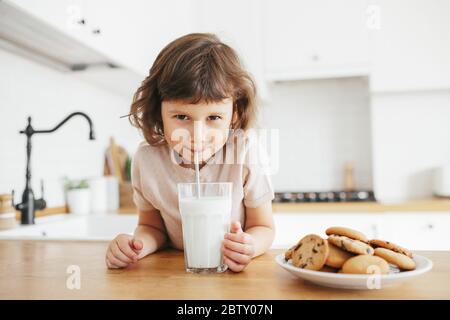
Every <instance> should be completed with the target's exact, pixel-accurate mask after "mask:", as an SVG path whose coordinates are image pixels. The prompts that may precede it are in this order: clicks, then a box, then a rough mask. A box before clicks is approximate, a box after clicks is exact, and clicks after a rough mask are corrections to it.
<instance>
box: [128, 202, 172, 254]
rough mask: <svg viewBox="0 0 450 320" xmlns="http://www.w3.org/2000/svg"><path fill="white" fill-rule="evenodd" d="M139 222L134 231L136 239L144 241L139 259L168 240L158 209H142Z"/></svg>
mask: <svg viewBox="0 0 450 320" xmlns="http://www.w3.org/2000/svg"><path fill="white" fill-rule="evenodd" d="M138 213H139V222H138V226H137V228H136V230H135V231H134V239H136V240H140V241H142V244H143V248H142V250H141V252H140V253H139V257H138V258H139V259H141V258H143V257H145V256H146V255H148V254H150V253H153V252H155V251H157V250H158V249H160V248H161V247H162V246H163V245H164V244H165V243H166V241H167V233H166V227H165V226H164V221H163V220H162V218H161V214H160V213H159V211H158V210H156V209H154V210H151V211H141V210H138Z"/></svg>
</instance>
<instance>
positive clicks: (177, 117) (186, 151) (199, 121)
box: [161, 99, 233, 163]
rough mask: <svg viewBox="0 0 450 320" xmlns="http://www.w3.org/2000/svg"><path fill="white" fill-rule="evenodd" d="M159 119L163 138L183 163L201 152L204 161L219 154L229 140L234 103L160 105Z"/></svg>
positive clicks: (178, 102)
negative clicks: (161, 123)
mask: <svg viewBox="0 0 450 320" xmlns="http://www.w3.org/2000/svg"><path fill="white" fill-rule="evenodd" d="M161 116H162V121H163V128H164V137H165V139H166V141H167V143H168V144H169V146H170V147H172V148H173V149H174V150H175V151H176V152H178V153H179V154H180V155H181V156H182V157H183V158H184V159H185V160H186V161H188V162H191V163H192V161H193V159H194V152H195V151H201V158H202V160H203V161H206V160H208V159H209V158H210V157H211V156H212V155H213V154H214V153H216V152H217V151H218V150H220V149H221V148H222V147H223V145H224V144H225V142H226V141H227V139H228V134H229V129H230V125H231V121H232V119H233V101H232V99H225V100H222V101H221V102H212V103H208V104H207V103H205V102H199V103H197V104H189V103H186V102H183V101H178V100H175V101H174V100H172V101H163V102H162V104H161Z"/></svg>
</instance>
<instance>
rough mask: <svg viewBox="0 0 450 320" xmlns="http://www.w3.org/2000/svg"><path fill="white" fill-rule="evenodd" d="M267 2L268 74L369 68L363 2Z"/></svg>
mask: <svg viewBox="0 0 450 320" xmlns="http://www.w3.org/2000/svg"><path fill="white" fill-rule="evenodd" d="M264 6H265V7H264V15H265V21H266V23H265V29H264V35H265V38H264V39H265V50H266V57H265V69H266V72H267V73H268V75H269V77H275V78H276V74H286V73H288V74H289V73H290V74H296V73H297V74H298V75H300V76H301V75H302V74H308V73H312V74H313V73H314V72H315V71H316V72H317V73H320V74H321V75H325V76H326V75H327V73H330V74H332V73H333V72H335V71H336V70H338V69H340V70H343V71H345V69H346V68H348V69H349V70H350V69H352V68H360V67H361V66H365V67H367V63H368V48H369V47H368V45H369V44H368V30H367V27H366V23H365V20H366V6H367V4H366V3H365V2H364V1H359V0H350V1H345V5H344V4H343V3H342V2H340V1H332V0H281V1H274V0H265V1H264Z"/></svg>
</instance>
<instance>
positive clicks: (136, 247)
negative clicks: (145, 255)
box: [131, 239, 144, 251]
mask: <svg viewBox="0 0 450 320" xmlns="http://www.w3.org/2000/svg"><path fill="white" fill-rule="evenodd" d="M131 247H132V248H133V250H135V251H141V250H142V248H143V247H144V244H143V243H142V241H141V240H136V239H133V240H132V241H131Z"/></svg>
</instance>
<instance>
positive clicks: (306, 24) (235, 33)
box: [0, 0, 450, 242]
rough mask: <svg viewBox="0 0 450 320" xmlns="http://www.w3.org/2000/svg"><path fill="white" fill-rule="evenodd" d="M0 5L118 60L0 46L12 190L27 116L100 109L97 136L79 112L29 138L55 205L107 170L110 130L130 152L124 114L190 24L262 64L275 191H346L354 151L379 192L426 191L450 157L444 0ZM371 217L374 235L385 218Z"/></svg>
mask: <svg viewBox="0 0 450 320" xmlns="http://www.w3.org/2000/svg"><path fill="white" fill-rule="evenodd" d="M2 3H3V4H4V3H7V4H10V5H12V6H15V7H16V8H19V9H21V10H24V11H25V12H26V13H27V14H29V15H31V16H33V17H35V18H38V19H39V20H41V21H42V22H44V23H46V24H48V25H50V26H51V27H52V28H54V29H56V30H59V31H60V32H62V33H63V34H64V35H65V36H67V37H68V39H76V40H77V41H79V42H80V43H82V44H83V45H85V46H86V47H88V48H90V49H93V50H95V51H96V52H98V53H99V54H100V55H103V56H104V57H106V58H107V59H108V60H110V61H113V62H114V63H116V64H118V65H119V66H121V68H118V69H102V68H94V69H92V70H90V69H88V70H86V71H76V72H62V71H59V70H56V69H54V68H51V67H48V66H46V65H44V64H40V63H37V62H35V61H33V60H30V59H28V58H25V57H23V56H22V55H18V54H15V53H12V52H10V51H8V50H0V70H1V71H0V72H1V74H0V101H1V102H0V137H1V138H0V150H1V155H0V193H8V192H10V190H11V189H13V188H14V189H15V190H16V191H18V192H17V194H16V197H17V200H18V198H19V194H20V193H21V192H22V190H23V188H24V180H25V177H24V175H25V137H24V136H23V135H19V133H18V132H19V130H22V129H24V127H25V125H26V117H27V116H32V118H33V125H34V127H35V128H37V129H49V128H51V127H53V126H54V125H56V124H57V123H58V122H59V121H61V120H62V119H63V118H64V117H65V116H66V115H67V114H68V113H70V112H72V111H84V112H86V113H87V114H88V115H89V116H91V117H92V120H93V123H94V127H95V131H96V138H97V139H96V140H95V141H89V140H88V132H89V130H88V126H87V123H86V121H84V119H81V118H80V119H76V118H74V119H73V120H71V121H70V122H69V123H67V124H66V125H65V126H64V127H63V128H61V129H59V130H58V131H57V132H55V133H52V134H48V135H36V136H34V137H33V155H32V170H33V188H34V189H35V192H36V193H37V194H38V195H39V191H38V190H39V181H40V179H43V180H44V182H45V186H46V200H47V202H48V206H49V207H56V206H61V205H63V204H64V195H63V190H62V185H61V177H62V176H64V175H68V176H70V177H92V176H99V175H102V174H103V161H104V151H105V148H106V147H107V146H108V141H109V137H110V136H111V135H113V136H114V137H115V139H116V141H117V143H118V144H120V145H122V146H124V147H125V148H126V149H127V151H128V152H129V153H130V154H132V153H133V152H134V150H135V149H136V147H137V145H138V143H139V142H140V141H141V140H142V137H141V136H140V135H139V134H138V132H137V130H136V129H135V128H133V127H131V125H129V123H128V120H126V119H120V118H119V117H120V116H122V115H125V114H127V112H128V110H129V106H130V103H131V101H132V96H133V93H134V91H135V89H136V88H137V86H138V85H139V83H140V81H142V80H143V79H144V78H145V76H146V75H147V74H148V70H149V68H150V66H151V64H152V62H153V61H154V59H155V57H156V55H157V53H158V52H159V51H160V50H161V49H162V48H163V47H164V46H165V45H166V44H167V43H168V42H170V41H171V40H173V39H175V38H176V37H178V36H181V35H183V34H186V33H189V32H214V33H216V34H218V35H219V37H221V39H222V40H224V41H225V42H228V43H229V44H230V45H232V46H233V47H235V48H236V49H237V50H238V52H239V54H240V55H241V57H242V59H243V61H244V63H245V65H246V66H247V67H248V68H249V70H250V71H251V73H252V74H253V76H254V78H255V80H256V82H257V85H258V90H259V97H260V105H261V116H260V123H259V124H260V126H262V127H268V128H275V129H279V130H280V155H279V161H280V166H279V171H278V173H277V174H276V175H274V177H273V181H274V186H275V189H276V191H285V190H293V191H295V190H298V191H302V190H307V191H309V190H319V191H320V190H330V189H341V188H342V187H343V179H344V177H343V168H344V164H345V163H349V162H350V163H352V164H353V166H354V168H355V187H357V188H358V189H373V190H374V191H375V195H376V197H377V199H378V200H379V201H382V202H397V201H405V200H411V199H422V198H430V197H431V196H432V195H433V170H434V168H436V167H438V166H442V165H445V164H447V163H450V142H449V141H450V19H449V13H450V1H448V0H433V1H426V0H345V1H332V0H314V1H313V0H277V1H275V0H261V1H258V0H246V1H242V0H239V1H238V0H228V1H223V0H222V1H220V0H164V1H162V0H157V1H156V0H151V1H143V0H130V1H106V0H91V1H87V0H63V1H60V0H38V1H32V0H8V1H2ZM80 20H83V21H84V24H79V23H78V22H79V21H80ZM0 25H1V24H0ZM0 30H1V29H0ZM1 36H2V35H1V34H0V38H1ZM280 217H281V216H280ZM347 218H348V217H347ZM441 218H442V216H439V217H435V218H434V219H441ZM280 219H281V220H282V219H283V218H280ZM289 219H290V218H289ZM330 219H331V218H330ZM362 219H365V221H369V220H371V221H378V220H377V218H376V217H371V216H366V217H365V218H362ZM367 219H369V220H367ZM393 219H394V218H393ZM281 220H280V221H281ZM331 220H332V219H331ZM331 220H330V221H331ZM394 220H395V219H394ZM340 221H344V220H340ZM346 221H354V220H350V219H347V220H346ZM392 221H393V220H392ZM398 221H400V220H398ZM417 221H418V220H417ZM342 223H344V224H345V221H344V222H341V224H342ZM399 223H400V222H399ZM420 223H421V226H420V227H418V228H422V225H423V223H427V222H423V221H422V222H420ZM288 224H289V223H288V220H286V225H288ZM305 225H307V224H305ZM365 226H366V227H365V228H367V224H365ZM448 226H450V223H449V222H447V227H448ZM370 228H371V230H372V231H370V230H369V231H368V232H371V233H372V234H377V231H374V230H379V228H380V226H379V225H375V224H370ZM377 228H378V229H377ZM384 230H387V229H384ZM411 230H414V228H412V229H411ZM310 231H314V230H310ZM392 237H394V235H392ZM430 239H431V238H430ZM430 241H431V240H430ZM285 242H288V240H286V241H285Z"/></svg>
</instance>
